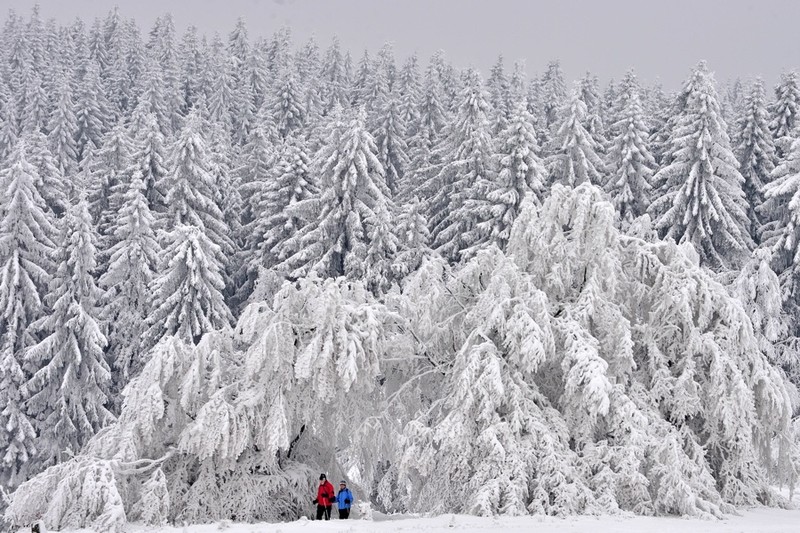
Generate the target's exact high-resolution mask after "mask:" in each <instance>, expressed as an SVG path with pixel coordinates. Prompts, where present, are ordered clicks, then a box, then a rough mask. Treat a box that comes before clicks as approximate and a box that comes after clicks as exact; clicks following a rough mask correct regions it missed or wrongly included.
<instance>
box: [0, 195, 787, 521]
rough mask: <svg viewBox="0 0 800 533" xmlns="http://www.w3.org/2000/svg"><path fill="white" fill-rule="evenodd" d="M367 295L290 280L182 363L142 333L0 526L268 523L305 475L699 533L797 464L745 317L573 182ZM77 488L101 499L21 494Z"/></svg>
mask: <svg viewBox="0 0 800 533" xmlns="http://www.w3.org/2000/svg"><path fill="white" fill-rule="evenodd" d="M384 300H385V302H384V303H383V304H381V303H378V302H377V301H376V300H375V299H374V297H373V296H372V295H371V293H370V291H368V290H367V289H366V287H365V285H364V284H363V283H361V282H351V281H348V280H347V279H346V278H344V277H340V278H338V279H335V280H334V279H327V280H320V279H316V278H315V277H311V278H303V279H300V280H298V282H296V283H294V284H289V283H287V284H285V285H284V287H283V288H282V289H281V290H280V291H279V292H278V293H277V294H276V296H275V298H274V300H273V301H272V303H271V305H270V303H268V302H254V303H252V304H250V305H249V306H248V307H247V308H246V310H245V311H244V313H243V315H242V317H241V318H240V320H239V322H238V324H237V326H236V328H234V329H230V328H222V329H220V330H218V331H212V332H209V333H206V334H205V335H204V336H203V338H202V339H201V340H200V342H199V343H198V344H197V345H196V346H193V345H192V344H188V343H185V342H183V341H181V340H180V339H179V338H177V337H165V338H163V339H162V340H161V341H160V342H159V343H158V344H157V345H156V346H155V348H154V349H153V351H152V352H151V354H150V356H149V358H148V362H147V363H146V364H145V367H144V369H143V370H142V373H141V374H140V375H139V376H138V377H137V378H135V379H134V380H133V381H132V382H131V383H130V384H129V385H128V388H127V390H126V393H125V404H124V406H123V409H122V412H121V414H120V417H119V419H118V421H117V422H116V423H115V424H113V425H112V426H111V427H110V428H109V429H108V430H107V431H105V432H102V433H100V434H98V435H97V436H96V437H95V438H94V439H92V441H91V442H90V444H89V445H88V447H87V448H86V450H85V452H84V453H83V454H81V455H80V456H78V457H76V458H75V459H74V460H72V461H70V462H69V463H66V464H64V465H60V466H57V467H54V468H51V469H49V470H48V471H46V472H45V473H43V474H41V475H39V476H37V477H35V478H33V479H32V480H31V481H29V482H27V483H25V484H23V485H22V486H21V488H20V489H19V490H18V491H17V493H16V494H15V496H14V498H13V500H12V503H11V506H10V508H9V512H8V513H7V514H8V516H9V517H11V518H12V519H14V520H17V521H19V520H23V519H28V520H30V519H32V518H38V517H42V516H44V517H45V520H46V523H47V525H49V526H50V527H59V526H61V525H63V524H64V523H65V522H63V521H62V520H66V518H65V517H69V520H71V521H72V522H71V523H76V524H81V525H88V524H93V523H107V522H108V521H112V522H113V523H114V524H116V525H115V527H118V528H119V527H122V523H123V522H124V520H125V519H126V518H127V519H133V520H136V519H142V520H147V521H150V522H152V523H161V522H162V521H164V520H168V521H175V520H176V519H177V518H178V517H180V519H182V520H189V521H207V520H216V519H220V518H236V519H237V520H261V519H290V518H292V517H296V516H298V515H299V514H300V513H301V512H302V511H301V508H302V506H303V505H304V502H305V498H307V496H306V494H307V492H308V491H309V490H311V485H312V483H313V479H312V478H313V476H312V472H315V471H317V470H319V469H320V468H321V469H323V470H327V471H329V472H347V473H348V476H350V477H352V479H353V480H354V481H355V482H357V483H358V484H359V486H360V488H361V492H362V493H363V494H365V495H371V496H370V498H371V499H372V500H373V502H374V503H375V504H377V505H379V506H380V507H381V508H383V509H385V510H389V511H412V512H421V511H433V512H443V511H445V510H447V511H451V512H452V511H454V512H470V513H477V514H486V515H491V514H541V513H546V514H552V515H567V514H576V513H599V512H615V510H618V509H620V510H627V511H633V512H635V513H640V514H681V515H690V516H706V517H714V516H717V517H718V516H721V515H722V513H724V512H726V511H730V510H731V509H732V507H731V504H735V505H741V504H753V503H756V502H763V503H768V504H776V503H778V502H780V497H779V496H778V495H776V494H775V493H774V492H773V491H772V489H771V487H770V485H769V480H768V476H767V471H768V468H771V467H778V468H779V469H790V468H796V465H794V464H793V463H792V462H791V455H790V454H787V453H784V452H779V453H778V454H777V455H776V456H777V457H779V458H783V459H781V460H783V461H787V462H785V463H781V464H774V463H773V462H772V461H773V460H774V459H773V454H772V453H771V451H772V450H771V449H770V446H769V444H770V443H771V442H776V443H779V446H786V445H787V444H789V443H790V440H789V431H790V417H791V402H790V399H789V396H788V392H787V389H786V387H785V385H784V380H783V379H782V377H781V376H780V375H779V374H778V372H777V371H776V370H775V368H774V367H772V366H771V365H770V363H769V360H768V357H769V356H770V354H766V353H764V350H763V344H762V343H761V340H760V338H759V335H757V334H755V333H754V329H753V326H752V323H751V321H750V318H749V316H748V313H747V312H746V311H745V310H744V309H743V307H742V305H741V304H740V303H739V301H738V300H737V299H735V298H733V297H731V296H730V295H729V294H728V293H727V291H726V288H725V287H723V286H722V285H721V284H719V283H718V282H717V281H715V280H714V278H713V277H712V276H711V275H710V273H709V272H708V271H707V270H705V269H703V268H701V267H700V266H699V265H698V259H697V254H696V253H695V252H694V250H693V249H692V248H691V247H688V246H685V245H678V244H675V243H674V242H670V241H667V242H657V243H649V242H646V241H644V240H641V239H639V238H635V237H627V236H625V235H623V234H621V233H620V232H619V230H618V229H617V227H616V221H615V210H614V207H613V206H612V204H611V203H609V202H608V201H607V200H605V199H604V196H603V193H602V191H600V190H599V189H598V188H596V187H594V186H591V185H589V184H585V185H582V186H581V187H579V188H577V189H574V190H573V189H568V188H565V187H563V186H560V185H558V186H555V187H554V188H553V191H552V194H551V196H550V197H549V198H548V199H547V200H546V201H545V203H544V205H543V206H541V207H537V206H536V205H535V203H534V202H532V201H526V203H525V204H524V205H523V209H522V212H521V214H520V216H519V217H518V218H517V220H516V222H515V224H514V227H513V230H512V235H511V239H510V241H509V243H508V251H507V254H504V253H503V252H501V251H500V250H499V249H497V248H496V247H491V248H488V249H486V250H483V251H481V252H479V253H477V254H476V256H475V257H474V258H472V259H471V260H469V261H468V262H466V263H464V264H463V265H461V266H459V267H458V268H455V269H453V268H452V267H450V266H448V264H447V263H446V261H444V260H443V259H442V258H437V257H433V258H430V259H425V260H424V261H423V264H422V265H421V266H420V267H419V268H418V269H417V270H416V271H415V272H414V273H412V274H411V275H410V276H408V277H407V278H406V279H405V280H404V282H403V288H402V291H401V290H397V289H395V290H391V291H389V292H388V293H386V294H385V296H384ZM643 310H644V311H643ZM441 324H446V325H447V327H441ZM345 399H346V401H347V405H348V409H349V411H348V415H347V416H342V412H341V411H340V410H339V409H338V407H337V406H338V405H339V404H340V402H343V401H345ZM349 416H354V417H355V418H356V419H358V420H359V421H360V423H359V424H357V425H355V426H354V425H353V424H352V423H351V422H350V420H349V418H348V417H349ZM336 450H338V452H335V451H336ZM87 469H90V470H97V471H98V472H100V471H102V472H104V475H103V476H104V477H103V480H104V482H103V483H101V484H99V485H98V486H97V488H96V490H97V491H98V494H100V493H102V494H104V495H106V496H105V497H110V496H108V495H115V494H118V495H119V502H118V504H114V505H111V503H109V504H108V505H107V506H106V507H99V506H92V507H86V506H85V504H84V503H83V502H84V500H83V499H82V498H79V497H78V495H79V493H78V492H77V490H78V489H72V490H74V491H75V492H70V493H68V494H64V495H63V497H62V498H61V499H60V500H59V501H58V502H54V501H52V500H51V499H49V498H46V497H45V496H44V494H46V493H47V490H48V487H54V486H72V487H80V484H77V483H76V484H69V483H71V482H67V481H66V480H70V479H83V478H81V477H80V476H83V475H85V474H84V472H86V471H87ZM62 481H63V482H62ZM59 483H61V485H59ZM82 490H86V489H85V488H84V489H82ZM159 494H161V495H162V496H157V495H159ZM164 494H168V495H169V498H168V503H167V499H165V498H163V495H164ZM115 501H116V500H115Z"/></svg>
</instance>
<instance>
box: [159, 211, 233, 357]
mask: <svg viewBox="0 0 800 533" xmlns="http://www.w3.org/2000/svg"><path fill="white" fill-rule="evenodd" d="M167 240H168V242H167V243H166V247H165V248H164V250H163V252H162V254H161V257H160V260H159V267H160V268H159V272H160V274H159V275H158V277H157V278H156V279H155V280H154V281H153V283H152V285H151V293H152V305H151V312H150V314H149V315H148V321H147V323H148V326H149V327H148V330H147V333H146V334H145V337H144V343H145V345H146V346H148V347H151V346H154V345H155V344H156V343H158V341H159V340H161V339H162V338H163V337H167V336H171V335H174V336H176V337H178V338H179V339H181V340H183V341H184V342H187V343H195V344H196V343H198V342H199V341H200V339H201V338H202V336H203V335H204V334H205V333H208V332H210V331H212V330H215V329H218V328H222V327H224V326H227V325H229V324H230V323H231V321H232V317H231V313H230V310H229V309H228V306H227V305H226V304H225V300H224V298H223V296H222V290H223V289H224V287H225V280H224V279H223V277H222V272H223V269H222V266H221V265H220V263H219V261H218V259H217V258H218V257H220V256H221V255H222V250H220V248H219V246H217V245H216V244H214V242H212V241H211V240H210V239H209V238H208V237H207V236H206V234H205V232H204V231H203V229H202V227H198V226H187V225H183V224H182V223H180V222H179V223H178V224H177V225H175V226H174V228H173V229H172V231H170V232H169V234H168V236H167Z"/></svg>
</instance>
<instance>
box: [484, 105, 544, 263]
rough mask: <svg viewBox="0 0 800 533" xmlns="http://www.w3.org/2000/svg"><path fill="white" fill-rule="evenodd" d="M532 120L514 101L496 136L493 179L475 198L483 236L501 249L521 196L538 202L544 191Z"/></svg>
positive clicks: (515, 217) (514, 217)
mask: <svg viewBox="0 0 800 533" xmlns="http://www.w3.org/2000/svg"><path fill="white" fill-rule="evenodd" d="M533 121H534V119H533V116H531V114H530V113H528V109H527V107H526V106H525V104H524V103H522V102H520V103H518V104H517V106H516V107H515V108H514V110H513V111H512V112H511V115H510V118H509V121H508V124H507V125H506V127H505V129H504V130H503V131H501V132H500V135H499V137H498V139H497V143H496V146H497V148H496V149H495V159H496V160H497V162H496V164H495V165H496V168H497V169H498V173H497V179H496V180H493V181H487V183H486V190H485V191H484V194H483V196H482V197H481V198H478V199H477V201H476V202H475V204H476V207H477V208H478V209H479V210H480V211H482V213H481V218H482V221H481V223H480V224H481V226H482V227H483V228H482V231H481V233H482V235H484V236H485V237H484V240H485V241H487V242H494V243H496V244H497V245H498V246H499V247H500V248H501V249H505V245H506V243H507V242H508V239H509V237H510V235H511V227H512V226H513V224H514V221H515V220H516V219H517V215H518V214H519V212H520V208H521V206H522V202H523V201H524V200H525V198H529V199H530V200H531V201H532V202H533V203H534V204H537V205H539V204H540V203H541V200H542V196H543V195H544V188H545V183H546V181H547V176H546V174H545V170H544V166H543V165H542V160H541V159H540V158H539V156H538V154H537V152H538V150H539V145H538V144H537V141H536V131H535V130H534V127H533Z"/></svg>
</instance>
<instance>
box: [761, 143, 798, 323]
mask: <svg viewBox="0 0 800 533" xmlns="http://www.w3.org/2000/svg"><path fill="white" fill-rule="evenodd" d="M764 197H765V200H764V203H763V204H762V205H761V208H760V209H759V212H760V214H761V215H762V216H763V217H764V218H765V220H766V222H765V225H764V228H763V232H762V239H763V240H762V247H764V248H766V249H768V250H770V251H771V256H772V257H771V264H772V268H773V269H774V270H775V272H777V273H778V275H779V276H780V281H781V286H782V287H783V292H784V299H785V304H786V307H787V311H788V312H789V314H790V316H795V315H794V313H795V311H796V310H797V309H798V308H799V307H800V269H798V268H797V263H798V258H799V257H798V243H800V240H799V239H800V210H799V208H798V199H800V140H795V141H794V142H793V143H792V145H791V151H790V152H789V153H787V155H786V158H785V159H784V160H783V161H781V162H780V163H779V164H778V165H777V166H776V167H775V169H774V170H773V171H772V173H771V174H770V176H769V181H768V183H767V184H766V185H765V187H764ZM795 328H797V324H795Z"/></svg>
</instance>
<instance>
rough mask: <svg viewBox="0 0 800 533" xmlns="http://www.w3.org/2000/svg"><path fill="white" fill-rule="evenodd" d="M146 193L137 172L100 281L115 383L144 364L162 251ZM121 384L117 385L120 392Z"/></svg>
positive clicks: (124, 201) (118, 218)
mask: <svg viewBox="0 0 800 533" xmlns="http://www.w3.org/2000/svg"><path fill="white" fill-rule="evenodd" d="M145 192H146V189H145V185H144V182H143V181H142V177H141V174H139V173H137V174H135V175H134V176H133V179H132V180H131V182H130V185H129V186H128V190H127V191H126V193H125V195H124V196H123V198H122V204H121V205H120V210H119V213H118V215H117V218H116V220H115V221H114V224H113V227H112V228H111V231H110V233H111V236H112V238H113V240H114V242H115V244H114V245H113V246H112V247H111V248H110V249H109V250H108V252H107V253H108V256H109V259H108V268H107V269H106V271H105V272H104V273H103V275H102V277H101V278H100V286H101V287H102V288H103V290H105V294H104V295H103V298H102V302H103V304H104V307H103V313H102V317H103V319H104V320H105V321H106V323H107V324H108V332H109V333H108V338H109V339H110V342H109V347H108V350H107V354H108V358H109V360H110V361H111V362H112V365H113V368H114V370H115V371H116V372H117V373H118V376H119V377H118V380H117V381H120V382H122V383H124V382H127V380H128V379H129V378H130V376H131V375H135V374H136V373H137V372H138V371H139V370H141V368H142V366H143V365H144V361H143V360H142V359H141V358H142V355H143V353H142V352H143V351H144V350H143V346H142V336H143V334H144V332H145V330H146V323H145V320H146V318H147V316H148V314H149V311H150V285H151V283H152V281H153V277H154V274H155V272H156V267H157V259H158V256H159V252H160V249H159V246H158V242H157V241H156V237H155V233H154V231H153V225H154V218H153V214H152V213H151V212H150V206H149V205H148V204H147V198H146V197H145ZM120 385H121V384H120V383H117V384H116V386H117V388H120Z"/></svg>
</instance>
